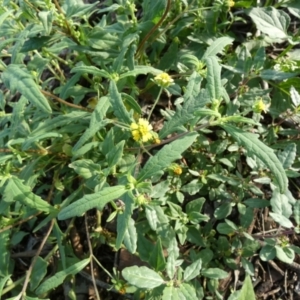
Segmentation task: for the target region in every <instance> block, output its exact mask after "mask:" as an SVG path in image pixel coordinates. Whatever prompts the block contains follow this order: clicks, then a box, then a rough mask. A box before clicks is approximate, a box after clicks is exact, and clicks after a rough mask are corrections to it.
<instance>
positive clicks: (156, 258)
mask: <svg viewBox="0 0 300 300" xmlns="http://www.w3.org/2000/svg"><path fill="white" fill-rule="evenodd" d="M148 262H149V264H150V266H151V267H152V268H154V270H155V271H157V272H159V271H163V270H164V269H165V266H166V261H165V257H164V253H163V248H162V245H161V240H160V239H158V240H157V242H156V244H155V247H154V249H153V250H152V251H151V255H150V258H149V261H148Z"/></svg>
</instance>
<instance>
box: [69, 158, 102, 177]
mask: <svg viewBox="0 0 300 300" xmlns="http://www.w3.org/2000/svg"><path fill="white" fill-rule="evenodd" d="M69 168H72V169H74V171H75V172H76V173H77V174H78V175H80V176H81V177H83V178H84V179H89V178H91V177H92V176H94V175H97V174H101V166H100V165H99V164H95V163H94V162H93V161H92V160H91V159H80V160H76V161H73V162H72V163H70V164H69Z"/></svg>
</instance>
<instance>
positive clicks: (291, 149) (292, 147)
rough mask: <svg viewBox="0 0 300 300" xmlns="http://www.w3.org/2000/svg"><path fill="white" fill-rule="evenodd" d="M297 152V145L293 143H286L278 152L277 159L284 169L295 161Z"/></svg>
mask: <svg viewBox="0 0 300 300" xmlns="http://www.w3.org/2000/svg"><path fill="white" fill-rule="evenodd" d="M296 154H297V146H296V144H294V143H290V144H288V145H287V146H286V147H285V148H284V149H283V151H281V152H279V153H278V159H279V160H280V162H281V164H282V166H283V168H284V169H288V168H290V167H291V166H292V164H293V163H294V161H295V158H296Z"/></svg>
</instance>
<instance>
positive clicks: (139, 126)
mask: <svg viewBox="0 0 300 300" xmlns="http://www.w3.org/2000/svg"><path fill="white" fill-rule="evenodd" d="M130 129H131V134H132V137H133V139H134V140H135V141H137V142H144V143H145V142H148V141H149V140H152V138H153V133H152V129H153V128H152V126H151V125H150V124H149V122H148V121H147V120H145V119H142V118H140V119H139V120H138V122H137V123H131V125H130Z"/></svg>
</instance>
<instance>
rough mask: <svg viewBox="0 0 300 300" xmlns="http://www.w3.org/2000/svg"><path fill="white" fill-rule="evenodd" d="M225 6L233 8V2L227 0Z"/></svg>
mask: <svg viewBox="0 0 300 300" xmlns="http://www.w3.org/2000/svg"><path fill="white" fill-rule="evenodd" d="M226 4H227V6H228V7H233V6H234V5H235V3H234V1H233V0H227V3H226Z"/></svg>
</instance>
